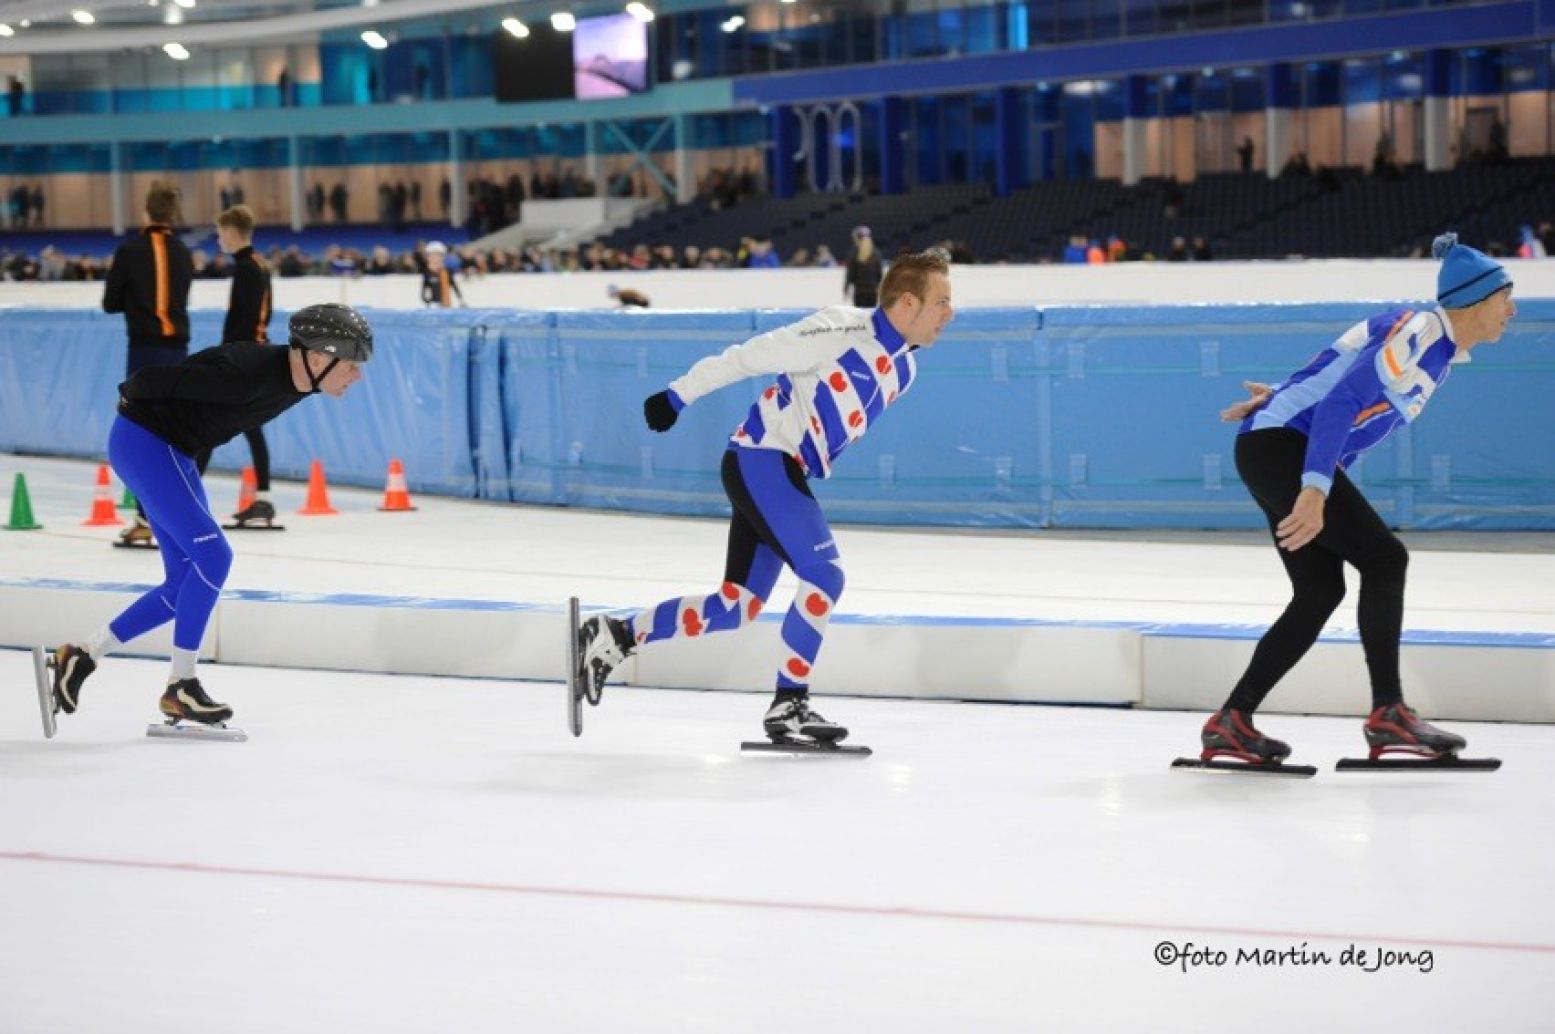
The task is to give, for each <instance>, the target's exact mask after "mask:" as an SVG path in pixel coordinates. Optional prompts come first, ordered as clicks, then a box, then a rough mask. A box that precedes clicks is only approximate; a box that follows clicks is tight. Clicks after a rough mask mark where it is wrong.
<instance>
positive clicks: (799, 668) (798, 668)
mask: <svg viewBox="0 0 1555 1034" xmlns="http://www.w3.org/2000/svg"><path fill="white" fill-rule="evenodd" d="M788 673H789V674H790V675H792V676H793V677H794V678H796V679H802V678H804V677H805V676H806V675H808V674H810V666H809V665H808V664H806V663H805V662H804V661H801V660H800V659H799V658H798V657H794V658H792V659H790V660H789V662H788Z"/></svg>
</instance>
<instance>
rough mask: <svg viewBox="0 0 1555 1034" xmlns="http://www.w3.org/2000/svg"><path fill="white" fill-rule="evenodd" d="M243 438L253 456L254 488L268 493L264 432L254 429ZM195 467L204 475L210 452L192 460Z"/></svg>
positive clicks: (244, 434) (260, 429) (245, 433)
mask: <svg viewBox="0 0 1555 1034" xmlns="http://www.w3.org/2000/svg"><path fill="white" fill-rule="evenodd" d="M243 437H244V438H247V439H248V451H249V452H250V453H252V454H253V456H254V482H255V484H254V488H255V490H257V491H260V492H268V491H270V448H269V446H267V445H266V444H265V432H264V429H263V428H260V427H255V428H251V429H249V430H247V431H244V432H243ZM194 463H195V466H196V467H198V468H199V469H200V473H201V474H204V473H205V468H206V467H208V466H210V464H211V450H210V449H206V450H205V451H204V452H202V453H200V454H199V455H198V456H196V457H195V458H194Z"/></svg>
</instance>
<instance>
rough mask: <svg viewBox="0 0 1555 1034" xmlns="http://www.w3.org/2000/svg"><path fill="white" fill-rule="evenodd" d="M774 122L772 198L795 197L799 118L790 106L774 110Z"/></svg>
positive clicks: (772, 118)
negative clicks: (795, 157)
mask: <svg viewBox="0 0 1555 1034" xmlns="http://www.w3.org/2000/svg"><path fill="white" fill-rule="evenodd" d="M770 118H771V121H772V196H773V197H793V196H794V192H795V189H796V186H797V179H798V177H797V176H796V173H797V171H798V166H797V165H795V163H794V153H795V152H796V151H798V150H799V116H798V115H796V114H795V113H794V109H793V108H791V107H788V106H786V105H785V106H784V107H780V108H773V109H772V113H771V116H770Z"/></svg>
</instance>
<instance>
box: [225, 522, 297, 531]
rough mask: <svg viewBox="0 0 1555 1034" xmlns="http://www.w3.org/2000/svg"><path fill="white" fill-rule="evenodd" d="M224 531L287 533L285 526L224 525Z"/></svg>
mask: <svg viewBox="0 0 1555 1034" xmlns="http://www.w3.org/2000/svg"><path fill="white" fill-rule="evenodd" d="M221 528H222V530H223V531H285V530H286V525H284V524H223V525H222V526H221Z"/></svg>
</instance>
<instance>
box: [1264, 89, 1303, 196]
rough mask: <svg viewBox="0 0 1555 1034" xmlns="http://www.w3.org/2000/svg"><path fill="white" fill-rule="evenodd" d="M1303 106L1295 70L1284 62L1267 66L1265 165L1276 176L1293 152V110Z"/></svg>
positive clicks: (1265, 168) (1271, 175) (1271, 177)
mask: <svg viewBox="0 0 1555 1034" xmlns="http://www.w3.org/2000/svg"><path fill="white" fill-rule="evenodd" d="M1299 107H1301V85H1300V83H1299V82H1297V80H1296V70H1295V69H1294V68H1293V67H1291V66H1290V65H1288V64H1285V63H1283V62H1280V63H1276V64H1272V65H1270V66H1269V67H1268V68H1266V69H1265V70H1264V109H1263V167H1264V174H1265V175H1267V176H1268V177H1269V178H1270V179H1277V178H1278V177H1279V175H1280V172H1281V170H1283V169H1284V168H1285V163H1286V161H1288V160H1289V159H1290V155H1291V150H1292V148H1291V120H1292V115H1291V113H1292V112H1293V111H1295V110H1296V109H1297V108H1299Z"/></svg>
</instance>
